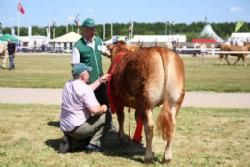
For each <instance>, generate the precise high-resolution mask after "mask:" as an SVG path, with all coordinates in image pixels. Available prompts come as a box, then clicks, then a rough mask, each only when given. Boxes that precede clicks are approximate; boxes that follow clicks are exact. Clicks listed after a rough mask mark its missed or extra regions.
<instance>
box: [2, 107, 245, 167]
mask: <svg viewBox="0 0 250 167" xmlns="http://www.w3.org/2000/svg"><path fill="white" fill-rule="evenodd" d="M0 108H1V112H0V122H1V124H0V166H1V167H5V166H13V167H24V166H32V167H33V166H36V167H37V166H40V167H71V166H73V167H88V166H92V167H110V166H114V167H115V166H124V167H125V166H126V167H134V166H137V167H140V166H147V167H151V166H152V167H153V166H165V165H162V164H161V163H160V161H161V159H162V156H163V149H164V147H165V144H164V142H163V140H162V139H161V138H160V137H159V136H158V135H157V130H156V129H155V133H154V134H155V135H154V139H153V150H154V153H155V161H154V164H149V165H145V164H143V158H144V151H145V145H144V144H145V137H144V135H143V141H142V144H143V145H138V144H135V143H132V142H129V141H128V140H126V142H125V143H124V144H120V142H119V140H118V137H117V133H115V132H112V133H111V132H109V133H108V137H107V139H106V141H105V145H104V147H105V151H104V152H103V153H90V154H87V153H85V152H84V151H82V150H78V151H77V152H73V153H68V154H59V153H58V152H57V151H58V145H59V141H60V138H61V137H62V133H61V131H60V129H59V123H58V118H59V113H60V107H59V106H56V105H55V106H46V105H11V104H0ZM158 112H159V109H156V110H155V111H154V117H155V118H156V115H157V113H158ZM132 116H133V112H132V113H131V119H130V120H129V116H128V113H127V112H126V120H125V122H126V124H125V132H126V133H127V134H128V132H129V130H128V127H129V125H128V122H130V124H131V125H130V127H131V136H132V135H133V131H134V127H135V121H134V119H133V117H132ZM113 121H114V124H115V125H116V126H117V119H116V116H115V115H114V116H113ZM249 125H250V109H212V108H207V109H204V108H182V109H181V111H180V113H179V115H178V117H177V131H176V136H175V140H174V144H173V160H172V161H171V165H170V166H172V167H201V166H202V167H215V166H223V167H232V166H237V167H238V166H239V167H241V166H242V167H247V166H250V159H249V157H250V127H249Z"/></svg>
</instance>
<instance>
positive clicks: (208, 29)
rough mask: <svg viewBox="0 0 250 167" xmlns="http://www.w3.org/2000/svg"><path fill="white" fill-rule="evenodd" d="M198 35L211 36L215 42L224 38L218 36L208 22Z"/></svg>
mask: <svg viewBox="0 0 250 167" xmlns="http://www.w3.org/2000/svg"><path fill="white" fill-rule="evenodd" d="M199 36H200V37H204V36H206V37H211V38H213V39H215V40H216V42H224V40H223V39H222V38H221V37H219V36H218V35H217V34H216V33H215V32H214V30H213V28H212V26H211V25H210V24H207V25H206V26H205V27H204V28H203V30H202V31H201V33H200V35H199Z"/></svg>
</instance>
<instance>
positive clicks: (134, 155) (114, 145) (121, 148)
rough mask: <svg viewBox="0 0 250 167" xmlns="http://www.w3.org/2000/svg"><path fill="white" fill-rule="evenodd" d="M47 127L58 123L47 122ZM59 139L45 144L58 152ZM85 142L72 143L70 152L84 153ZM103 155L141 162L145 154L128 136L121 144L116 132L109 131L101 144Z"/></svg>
mask: <svg viewBox="0 0 250 167" xmlns="http://www.w3.org/2000/svg"><path fill="white" fill-rule="evenodd" d="M48 125H49V126H54V127H59V122H48ZM60 142H61V138H57V139H48V140H46V141H45V144H46V145H48V146H49V147H51V148H53V149H54V150H55V151H56V152H58V151H59V144H60ZM85 143H86V142H82V141H74V142H73V150H72V151H71V152H81V151H84V147H85V146H86V144H85ZM103 147H104V151H103V152H102V153H103V154H104V155H107V156H112V157H124V158H129V159H131V160H134V161H138V162H143V158H141V156H142V155H144V154H145V148H144V147H143V145H142V144H138V143H135V142H133V141H132V140H130V138H129V136H127V135H126V136H125V138H124V140H123V141H122V142H121V141H120V139H119V137H118V132H116V131H109V132H108V133H107V136H106V138H105V140H104V143H103Z"/></svg>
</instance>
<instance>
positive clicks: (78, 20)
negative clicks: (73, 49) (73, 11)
mask: <svg viewBox="0 0 250 167" xmlns="http://www.w3.org/2000/svg"><path fill="white" fill-rule="evenodd" d="M74 22H75V23H76V25H77V26H79V25H80V18H79V14H77V16H76V17H75V19H74Z"/></svg>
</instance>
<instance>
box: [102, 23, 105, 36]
mask: <svg viewBox="0 0 250 167" xmlns="http://www.w3.org/2000/svg"><path fill="white" fill-rule="evenodd" d="M102 28H103V30H102V39H103V40H105V22H104V23H103V27H102Z"/></svg>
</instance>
